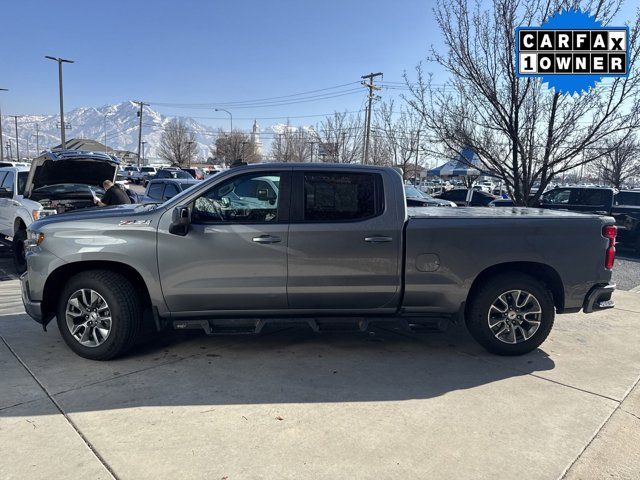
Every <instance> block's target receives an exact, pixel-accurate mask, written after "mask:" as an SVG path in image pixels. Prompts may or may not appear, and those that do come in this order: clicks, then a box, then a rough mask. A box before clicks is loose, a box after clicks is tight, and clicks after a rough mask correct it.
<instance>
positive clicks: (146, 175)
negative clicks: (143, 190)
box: [138, 166, 158, 186]
mask: <svg viewBox="0 0 640 480" xmlns="http://www.w3.org/2000/svg"><path fill="white" fill-rule="evenodd" d="M157 172H158V169H157V168H156V167H149V166H146V167H140V175H139V178H140V181H139V182H138V183H142V184H143V185H144V186H146V185H147V183H148V182H149V180H151V179H152V178H154V177H155V175H156V173H157Z"/></svg>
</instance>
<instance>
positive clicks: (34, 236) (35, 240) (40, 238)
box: [24, 230, 44, 248]
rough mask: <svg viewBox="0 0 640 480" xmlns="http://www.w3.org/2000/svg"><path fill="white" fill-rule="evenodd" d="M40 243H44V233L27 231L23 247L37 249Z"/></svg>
mask: <svg viewBox="0 0 640 480" xmlns="http://www.w3.org/2000/svg"><path fill="white" fill-rule="evenodd" d="M42 242H44V233H42V232H34V231H33V230H29V231H28V233H27V239H26V240H25V242H24V246H25V248H29V247H37V246H38V245H40V244H41V243H42Z"/></svg>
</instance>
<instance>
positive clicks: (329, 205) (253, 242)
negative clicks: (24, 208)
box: [21, 163, 616, 360]
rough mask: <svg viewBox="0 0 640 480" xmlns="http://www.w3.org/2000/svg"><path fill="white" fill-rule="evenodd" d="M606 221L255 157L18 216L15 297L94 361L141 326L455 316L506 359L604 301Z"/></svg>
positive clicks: (381, 171)
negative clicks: (65, 209) (464, 202)
mask: <svg viewBox="0 0 640 480" xmlns="http://www.w3.org/2000/svg"><path fill="white" fill-rule="evenodd" d="M127 207H128V206H127ZM613 223H614V221H613V219H612V218H610V217H603V216H599V215H582V214H577V213H572V212H554V211H544V210H536V211H532V210H526V209H525V210H518V211H513V210H512V209H497V208H486V209H472V208H468V209H449V208H423V209H409V212H408V209H407V207H406V204H405V200H404V195H403V184H402V178H401V176H400V175H398V173H397V172H396V171H395V170H394V169H392V168H385V167H376V166H366V165H344V164H342V165H333V164H311V163H309V164H304V163H301V164H291V163H288V164H277V163H274V164H255V165H248V166H241V167H237V168H233V169H230V170H229V171H226V172H224V173H221V174H219V175H216V176H214V177H211V178H209V179H208V180H205V181H203V182H198V183H197V184H196V185H194V186H193V187H191V188H189V189H187V190H185V191H183V192H182V193H179V194H178V195H176V196H175V197H173V198H172V199H171V200H168V201H166V202H165V203H162V204H160V205H154V206H150V205H137V206H131V208H126V209H125V208H117V207H116V208H113V209H106V208H105V209H98V210H95V211H89V210H86V211H76V212H71V213H69V214H66V215H54V216H51V217H47V218H45V219H43V220H39V221H37V222H35V223H33V224H31V226H30V228H29V240H28V243H27V248H26V251H27V254H26V257H27V265H28V269H27V273H26V274H25V275H23V276H22V277H21V286H22V298H23V302H24V305H25V309H26V311H27V313H28V314H29V315H30V316H31V317H33V318H34V319H35V320H36V321H38V322H40V323H42V324H43V325H45V326H46V325H47V323H49V321H50V320H51V319H52V318H53V317H57V322H58V327H59V330H60V332H61V334H62V337H63V339H64V341H65V342H66V343H67V345H68V346H69V347H70V348H71V349H72V350H73V351H75V352H76V353H77V354H79V355H81V356H83V357H86V358H91V359H96V360H104V359H110V358H113V357H116V356H118V355H121V354H123V353H124V352H126V351H127V350H129V349H130V348H131V347H132V346H133V345H134V344H135V341H136V337H138V336H139V335H140V333H139V332H142V331H144V329H145V328H147V326H149V327H155V328H157V329H163V328H167V327H173V328H177V329H187V328H200V329H204V330H205V331H206V332H207V333H217V332H221V333H222V332H228V331H229V330H230V329H232V330H233V331H236V332H237V331H244V332H246V331H252V332H259V331H260V330H261V329H262V327H263V326H264V325H265V324H266V323H269V322H272V323H274V322H275V323H277V322H282V321H285V322H286V321H289V322H290V321H295V320H296V319H297V320H298V321H304V322H307V323H308V324H309V326H310V327H312V328H313V329H315V330H321V329H323V328H325V326H326V325H327V322H330V323H335V322H350V323H352V324H353V325H354V326H358V328H360V329H363V330H366V329H367V328H368V327H367V325H368V324H369V322H372V321H377V320H386V321H388V320H400V321H402V322H403V323H405V324H420V323H425V322H433V321H434V320H435V319H443V320H450V321H454V322H457V321H466V324H467V326H468V329H469V331H470V332H471V334H472V335H473V337H474V338H475V339H476V340H477V341H478V342H480V343H481V344H482V345H483V346H484V347H485V348H487V349H488V350H489V351H491V352H494V353H497V354H503V355H518V354H522V353H525V352H529V351H531V350H533V349H535V348H536V347H537V346H539V345H540V344H541V343H542V342H543V341H544V340H545V338H546V337H547V335H548V334H549V332H550V330H551V328H552V325H553V321H554V316H555V314H556V312H557V313H565V312H576V311H580V310H583V311H585V312H591V311H593V310H595V309H604V308H610V307H612V306H613V302H612V301H611V294H612V291H613V289H614V286H613V285H610V284H609V282H610V280H611V269H612V267H613V261H614V256H615V248H614V243H615V233H616V229H615V227H614V226H613ZM79 238H81V239H82V241H81V242H80V241H78V239H79ZM105 239H108V241H105ZM94 246H99V247H98V248H93V247H94ZM88 247H91V248H88ZM147 322H149V323H148V324H147Z"/></svg>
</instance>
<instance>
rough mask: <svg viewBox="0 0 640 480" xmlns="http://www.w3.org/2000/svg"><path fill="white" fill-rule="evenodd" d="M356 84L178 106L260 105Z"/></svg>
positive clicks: (350, 83) (157, 103) (156, 103)
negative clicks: (264, 96)
mask: <svg viewBox="0 0 640 480" xmlns="http://www.w3.org/2000/svg"><path fill="white" fill-rule="evenodd" d="M358 83H360V82H349V83H343V84H341V85H334V86H332V87H326V88H319V89H316V90H308V91H306V92H299V93H291V94H289V95H280V96H277V97H266V98H257V99H253V100H235V101H226V102H206V103H191V104H189V103H181V104H179V105H185V106H192V107H204V108H211V106H212V105H239V104H246V103H260V102H265V101H272V100H280V99H284V98H291V97H298V96H303V95H309V94H312V93H318V92H326V91H328V90H335V89H338V88H343V87H347V86H350V85H355V84H358ZM149 103H153V104H154V105H161V104H166V105H169V104H170V102H149Z"/></svg>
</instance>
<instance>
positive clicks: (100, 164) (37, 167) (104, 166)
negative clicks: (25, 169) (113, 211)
mask: <svg viewBox="0 0 640 480" xmlns="http://www.w3.org/2000/svg"><path fill="white" fill-rule="evenodd" d="M117 171H118V162H117V161H115V160H107V159H102V158H91V156H87V157H83V156H81V155H78V156H76V157H75V158H50V157H47V156H44V157H40V158H36V159H35V160H34V161H33V163H32V164H31V170H30V171H29V176H28V177H27V183H26V185H25V190H24V196H25V198H29V197H30V196H31V194H32V193H33V191H34V190H37V189H38V188H40V187H45V186H47V185H59V184H61V183H75V184H85V185H93V186H100V185H102V182H103V181H105V180H111V181H113V182H115V180H116V173H117Z"/></svg>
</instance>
